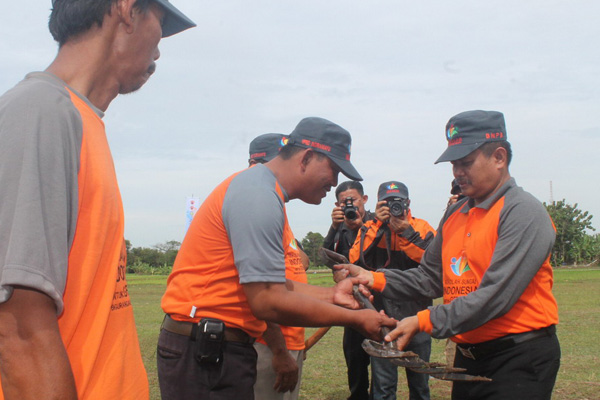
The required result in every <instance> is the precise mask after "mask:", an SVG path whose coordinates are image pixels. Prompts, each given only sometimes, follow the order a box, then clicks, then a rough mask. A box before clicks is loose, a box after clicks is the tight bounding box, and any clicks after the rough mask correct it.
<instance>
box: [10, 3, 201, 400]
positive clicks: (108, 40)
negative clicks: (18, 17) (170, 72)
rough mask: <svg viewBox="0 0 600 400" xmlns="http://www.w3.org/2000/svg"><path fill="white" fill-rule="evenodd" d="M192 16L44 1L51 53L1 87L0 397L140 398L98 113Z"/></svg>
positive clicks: (142, 376) (112, 181) (119, 226)
mask: <svg viewBox="0 0 600 400" xmlns="http://www.w3.org/2000/svg"><path fill="white" fill-rule="evenodd" d="M17 4H18V3H17V2H15V6H17ZM194 25H195V24H194V23H193V22H192V21H191V20H190V19H189V18H187V17H186V16H185V15H183V14H182V13H181V12H180V11H179V10H177V9H176V8H175V7H174V6H173V5H172V4H171V3H170V2H168V1H167V0H118V1H117V0H53V1H52V12H51V15H50V20H49V28H50V33H51V34H52V36H53V37H54V39H55V40H56V41H57V42H58V45H59V48H58V54H57V55H56V58H55V59H54V61H53V62H52V63H51V64H50V65H49V66H48V68H46V70H45V71H40V72H32V73H30V74H28V75H27V76H26V77H25V79H23V81H21V82H20V83H19V84H17V85H16V86H15V87H14V88H13V89H11V90H9V91H8V92H7V93H6V94H4V95H3V96H2V97H0V187H2V189H1V190H0V221H1V222H0V331H1V334H0V376H1V378H2V393H0V399H4V398H7V399H9V398H10V399H65V400H66V399H84V400H90V399H123V400H139V399H147V398H148V396H149V393H148V378H147V375H146V371H145V369H144V364H143V362H142V357H141V354H140V349H139V343H138V338H137V331H136V327H135V322H134V318H133V311H132V307H131V302H130V299H129V294H128V291H127V281H126V279H125V269H126V261H127V260H126V259H127V255H126V249H125V241H124V238H123V224H124V222H123V220H124V217H123V205H122V202H121V196H120V193H119V187H118V185H117V179H116V175H115V170H114V166H113V160H112V155H111V151H110V148H109V146H108V142H107V139H106V132H105V129H104V123H103V122H102V117H103V116H104V113H105V111H106V110H107V108H108V106H109V105H110V103H111V102H112V100H114V99H115V98H116V97H117V96H118V95H119V94H124V93H130V92H134V91H136V90H138V89H139V88H141V87H142V86H143V85H144V83H145V82H146V81H147V80H148V79H149V78H150V76H151V75H152V74H153V72H154V71H155V69H156V60H157V59H158V57H159V55H160V52H159V50H158V43H159V42H160V40H161V38H163V37H166V36H170V35H173V34H175V33H178V32H181V31H183V30H185V29H187V28H190V27H192V26H194Z"/></svg>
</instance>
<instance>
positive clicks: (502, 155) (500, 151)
mask: <svg viewBox="0 0 600 400" xmlns="http://www.w3.org/2000/svg"><path fill="white" fill-rule="evenodd" d="M492 157H494V161H496V163H497V164H507V163H508V153H507V152H506V149H505V148H504V147H497V148H496V150H494V153H493V154H492Z"/></svg>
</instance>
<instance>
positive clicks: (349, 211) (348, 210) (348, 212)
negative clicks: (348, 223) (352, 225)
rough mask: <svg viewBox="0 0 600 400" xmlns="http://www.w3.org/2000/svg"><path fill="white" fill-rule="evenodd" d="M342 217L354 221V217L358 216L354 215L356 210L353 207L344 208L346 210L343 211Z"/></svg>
mask: <svg viewBox="0 0 600 400" xmlns="http://www.w3.org/2000/svg"><path fill="white" fill-rule="evenodd" d="M344 216H345V217H346V218H348V219H352V220H354V219H356V217H357V216H358V214H356V210H355V208H354V207H346V209H344Z"/></svg>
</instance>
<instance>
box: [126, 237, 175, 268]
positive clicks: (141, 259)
mask: <svg viewBox="0 0 600 400" xmlns="http://www.w3.org/2000/svg"><path fill="white" fill-rule="evenodd" d="M180 246H181V243H180V242H178V241H175V240H170V241H168V242H164V243H159V244H155V245H154V246H152V247H132V246H131V242H130V241H129V240H125V247H126V249H127V266H128V269H129V270H131V268H132V267H133V266H134V265H140V264H144V265H147V266H149V267H152V268H158V267H165V266H168V267H172V266H173V263H174V262H175V258H176V257H177V253H178V251H179V247H180ZM130 267H131V268H130Z"/></svg>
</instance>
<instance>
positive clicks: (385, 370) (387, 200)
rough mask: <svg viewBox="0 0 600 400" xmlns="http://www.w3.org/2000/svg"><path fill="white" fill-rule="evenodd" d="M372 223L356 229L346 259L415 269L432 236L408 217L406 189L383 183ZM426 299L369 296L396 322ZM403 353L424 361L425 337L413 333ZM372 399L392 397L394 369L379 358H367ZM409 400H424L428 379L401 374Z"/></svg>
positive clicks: (374, 266) (427, 338)
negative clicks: (369, 364) (405, 382)
mask: <svg viewBox="0 0 600 400" xmlns="http://www.w3.org/2000/svg"><path fill="white" fill-rule="evenodd" d="M375 217H376V219H375V220H372V221H368V222H366V223H365V224H364V225H363V226H362V227H361V228H360V235H358V236H357V238H356V240H355V242H354V245H353V246H352V249H351V250H350V254H349V260H350V262H351V263H353V264H357V265H360V266H362V267H363V268H366V269H369V270H376V269H381V268H386V269H398V270H403V271H404V270H407V269H411V268H416V267H418V266H419V262H420V261H421V257H422V256H423V253H424V252H425V249H426V248H427V246H428V245H429V243H431V241H432V240H433V238H434V236H435V233H436V232H435V230H434V229H433V228H432V227H431V225H429V223H427V221H425V220H422V219H418V218H414V217H413V216H412V214H411V211H410V198H409V196H408V188H407V187H406V185H404V184H403V183H401V182H397V181H390V182H384V183H382V184H381V185H380V186H379V190H378V193H377V207H376V209H375ZM431 304H432V303H431V300H419V301H412V300H411V301H396V300H393V299H389V298H384V297H383V296H381V295H380V294H377V293H376V294H375V297H374V305H375V307H376V308H377V309H378V310H384V311H385V313H386V314H387V315H389V316H390V317H392V318H395V319H398V320H401V319H402V318H405V317H407V316H411V315H415V314H416V313H417V312H419V311H421V310H424V309H426V308H427V307H428V306H430V305H431ZM405 350H410V351H413V352H415V353H417V354H418V355H419V357H421V359H423V360H425V361H429V356H430V353H431V337H430V336H429V335H428V334H427V333H425V332H422V333H419V334H418V335H416V336H415V337H414V338H413V339H412V341H411V342H410V344H409V345H408V346H407V347H406V349H405ZM371 371H372V389H371V391H372V392H371V396H372V399H373V400H381V399H386V400H389V399H395V398H396V391H397V386H398V367H397V366H396V365H394V364H392V363H391V362H390V361H388V360H386V359H382V358H376V357H373V358H371ZM406 378H407V381H408V387H409V391H410V399H429V384H428V379H429V376H428V375H427V374H419V373H416V372H413V371H409V370H406Z"/></svg>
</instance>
